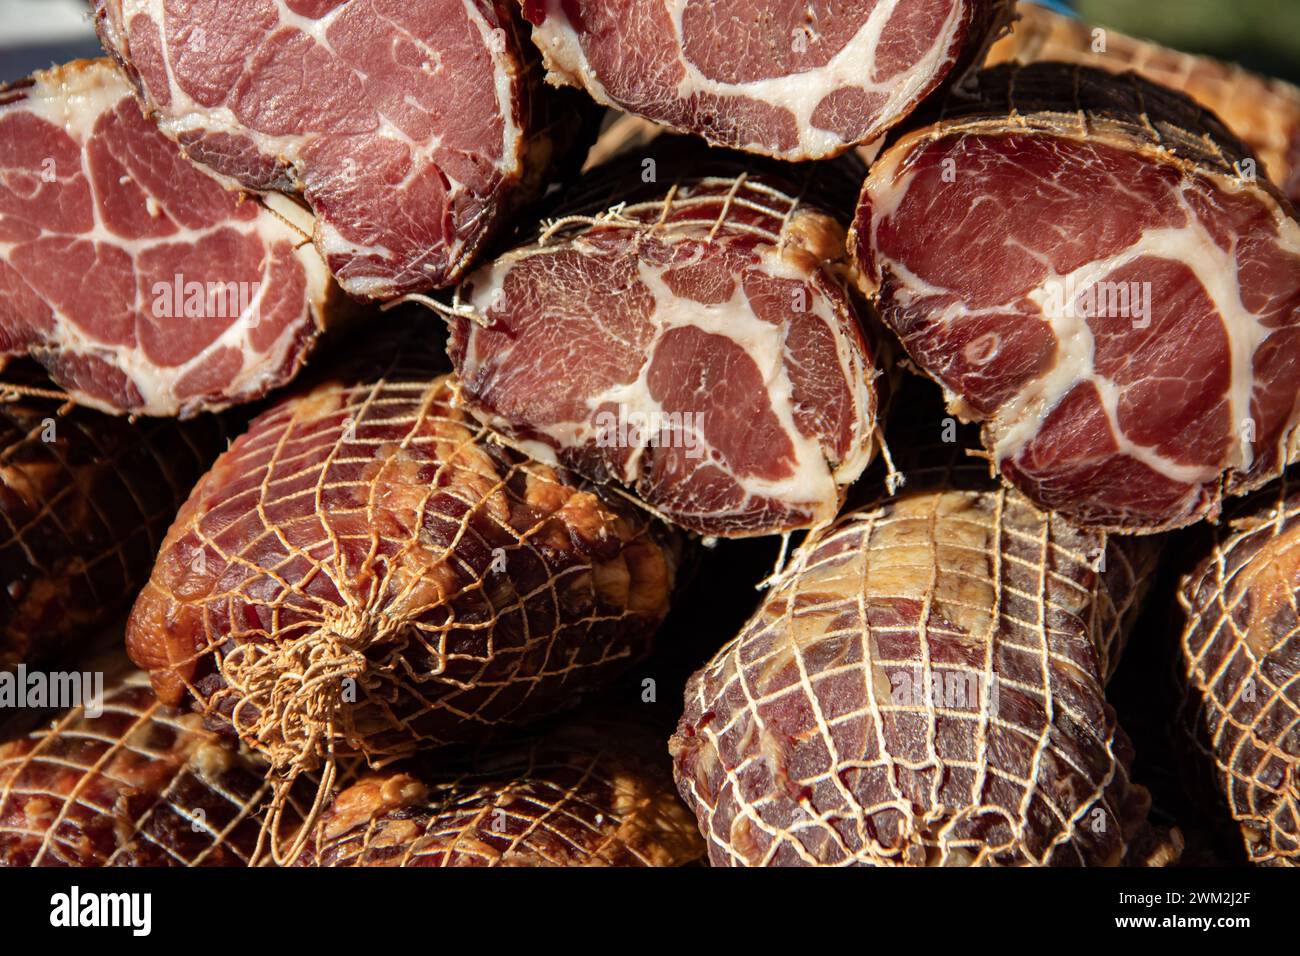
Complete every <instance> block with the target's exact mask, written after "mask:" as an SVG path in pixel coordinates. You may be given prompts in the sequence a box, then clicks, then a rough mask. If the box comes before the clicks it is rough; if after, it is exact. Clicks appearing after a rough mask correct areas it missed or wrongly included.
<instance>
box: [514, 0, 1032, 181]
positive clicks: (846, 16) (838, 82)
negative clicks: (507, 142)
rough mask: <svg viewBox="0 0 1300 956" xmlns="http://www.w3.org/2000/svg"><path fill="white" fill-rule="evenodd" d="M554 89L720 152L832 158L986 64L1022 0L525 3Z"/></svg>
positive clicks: (529, 0) (603, 0) (876, 134)
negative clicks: (575, 89)
mask: <svg viewBox="0 0 1300 956" xmlns="http://www.w3.org/2000/svg"><path fill="white" fill-rule="evenodd" d="M520 2H521V3H522V4H523V8H524V16H525V18H526V19H528V20H529V21H530V22H531V23H532V24H533V41H534V42H535V43H536V44H537V46H538V47H539V48H540V49H541V51H542V55H543V57H544V60H545V63H546V66H547V68H548V69H549V79H550V81H551V82H552V83H565V84H569V85H573V86H580V87H582V88H583V89H585V90H586V91H587V92H588V93H590V94H591V95H592V96H593V97H594V98H595V99H596V100H597V101H598V102H600V103H604V104H605V105H607V106H612V107H616V108H618V109H621V110H626V111H628V112H630V113H636V114H638V115H641V116H644V117H646V118H647V119H651V120H654V121H656V122H659V123H663V124H666V125H668V126H671V127H673V128H675V129H677V130H680V131H682V132H686V133H697V134H699V135H701V136H703V137H705V138H706V139H707V140H709V141H710V142H712V143H714V144H716V145H720V146H731V147H735V148H737V149H743V150H746V151H747V152H754V153H761V154H763V155H767V156H774V157H777V158H780V159H787V160H805V159H824V158H827V157H830V156H835V155H838V154H839V153H841V152H843V151H844V150H846V149H848V148H849V147H851V146H853V145H855V144H857V143H865V142H867V141H869V140H873V139H876V138H877V137H879V136H880V135H881V134H882V133H884V132H885V131H887V130H888V129H889V128H890V127H892V126H893V125H894V124H895V123H897V122H898V121H899V120H901V119H903V118H904V117H905V116H907V114H908V113H910V112H911V111H912V110H913V109H915V108H916V106H917V104H919V103H920V102H921V101H922V100H923V99H924V98H925V97H926V96H927V95H928V94H930V93H931V92H932V91H933V90H935V89H936V88H938V87H939V86H940V85H941V84H943V83H945V82H948V81H951V80H952V79H954V78H956V77H958V76H961V75H962V74H963V73H964V72H965V70H966V69H967V68H968V67H969V66H971V65H973V64H976V63H978V61H979V60H980V59H981V58H982V57H983V55H984V53H985V51H986V50H987V47H988V44H989V43H990V42H991V41H992V39H993V38H994V37H995V36H996V35H997V34H998V32H999V31H1000V30H1001V29H1002V28H1003V27H1004V26H1005V25H1006V23H1007V22H1008V21H1009V19H1010V16H1011V10H1012V7H1013V5H1014V0H813V2H803V0H762V2H760V0H618V2H614V0H520Z"/></svg>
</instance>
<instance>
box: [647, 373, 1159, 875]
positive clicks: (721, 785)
mask: <svg viewBox="0 0 1300 956" xmlns="http://www.w3.org/2000/svg"><path fill="white" fill-rule="evenodd" d="M909 399H911V396H908V395H906V394H904V395H903V396H901V397H900V399H899V401H898V407H899V409H900V412H901V413H906V414H905V417H906V418H907V419H909V420H908V421H906V422H905V423H904V424H905V425H906V427H905V428H903V429H902V430H901V431H900V430H898V429H896V428H894V426H896V425H898V424H900V421H899V418H895V419H894V420H893V421H891V423H890V425H891V429H894V430H891V432H890V444H891V446H892V447H894V448H895V449H896V450H897V451H898V452H899V455H898V456H897V457H896V459H895V461H896V464H897V466H898V467H899V468H900V469H902V471H903V473H904V474H906V475H907V482H906V483H905V484H904V485H903V488H902V490H901V492H899V493H898V494H896V495H890V496H884V497H881V496H879V495H871V496H867V497H866V500H865V501H864V503H863V505H862V506H861V507H857V508H854V509H851V510H850V511H848V512H847V513H846V514H844V515H843V516H841V517H840V518H838V519H837V520H836V522H835V524H834V525H833V526H831V527H830V528H829V529H824V530H823V531H820V532H815V533H814V534H813V535H812V536H811V537H810V539H809V540H808V541H806V542H805V543H804V545H803V547H802V548H801V549H800V550H799V551H798V552H796V554H795V556H794V558H793V559H792V561H791V567H790V571H789V572H788V573H787V574H786V575H784V576H783V578H782V579H779V580H778V583H777V584H776V586H775V587H774V588H773V589H772V590H771V591H769V592H768V595H767V597H766V598H765V599H764V601H763V603H762V604H761V605H760V606H759V608H758V610H757V611H756V612H755V613H754V615H753V616H752V617H751V618H750V620H749V621H748V622H747V623H746V624H745V625H744V627H743V628H742V629H741V631H740V633H739V634H738V635H737V636H736V638H735V639H734V640H732V641H731V642H729V643H728V644H726V645H725V646H724V647H723V648H722V649H721V650H719V651H718V653H717V654H716V655H714V657H713V659H712V660H711V661H710V662H709V663H708V664H706V665H705V666H704V667H703V668H702V669H701V670H699V671H698V672H697V673H696V674H695V675H694V676H693V677H692V678H691V679H690V682H689V683H688V685H687V688H686V708H685V712H684V713H683V715H682V718H681V721H680V723H679V724H678V728H677V733H676V734H675V735H674V736H673V738H672V740H671V741H670V744H669V748H670V750H671V752H672V753H673V756H674V761H675V773H676V778H677V785H678V789H679V790H680V792H681V794H682V797H683V799H685V800H686V802H687V804H688V805H689V806H690V807H691V809H692V810H693V811H694V812H695V815H696V818H697V819H698V821H699V824H700V829H701V831H702V832H703V834H704V838H705V841H706V842H707V844H708V851H709V859H710V861H711V862H712V863H713V865H714V866H850V865H852V866H1039V865H1051V866H1079V865H1082V866H1103V865H1111V866H1114V865H1120V864H1122V863H1129V864H1133V863H1138V862H1143V863H1150V864H1157V863H1167V862H1170V861H1171V860H1173V859H1175V858H1176V857H1177V855H1178V852H1179V849H1180V845H1181V840H1180V836H1179V835H1178V834H1177V833H1166V832H1164V831H1161V830H1158V829H1156V828H1153V827H1152V826H1151V825H1150V823H1149V822H1148V816H1147V815H1148V809H1149V807H1150V797H1149V795H1148V794H1147V792H1146V790H1145V788H1143V787H1142V786H1140V785H1138V784H1137V783H1135V782H1134V781H1133V779H1132V777H1131V775H1130V767H1131V765H1132V759H1133V748H1132V745H1131V744H1130V742H1129V739H1128V737H1127V736H1126V734H1125V732H1124V730H1123V728H1122V727H1120V726H1119V725H1118V723H1117V721H1116V717H1115V713H1114V711H1113V710H1112V709H1111V708H1110V706H1109V705H1108V704H1107V703H1106V700H1105V696H1104V694H1103V688H1104V682H1105V676H1106V673H1107V671H1108V670H1109V669H1110V668H1111V666H1112V663H1113V660H1114V656H1115V655H1116V653H1117V652H1118V648H1119V647H1120V645H1122V643H1123V636H1124V634H1125V633H1126V632H1127V631H1128V630H1129V629H1130V628H1131V626H1132V624H1133V621H1134V619H1135V617H1136V614H1137V609H1138V607H1139V606H1140V597H1141V593H1142V591H1143V584H1142V580H1143V577H1144V576H1145V574H1146V573H1147V572H1148V571H1149V570H1150V568H1151V565H1152V564H1153V561H1152V557H1153V553H1154V549H1153V548H1151V547H1150V546H1149V544H1148V543H1147V542H1141V543H1140V544H1138V545H1137V546H1136V547H1135V546H1133V545H1132V544H1131V543H1130V542H1120V541H1118V540H1116V539H1111V538H1108V536H1107V535H1106V534H1105V533H1103V532H1097V531H1088V530H1084V529H1079V528H1075V527H1072V526H1071V525H1070V524H1069V523H1068V522H1066V521H1064V520H1062V519H1061V518H1059V517H1057V516H1055V515H1050V514H1046V513H1043V512H1041V511H1039V510H1038V509H1036V508H1034V507H1033V506H1032V505H1031V504H1030V503H1029V502H1028V501H1026V500H1025V498H1024V497H1023V496H1022V495H1020V494H1018V493H1017V492H1015V491H1014V490H1011V489H1007V488H1003V487H999V486H998V485H997V484H996V483H994V482H993V481H991V480H990V478H989V475H988V472H987V469H985V468H983V467H982V466H981V464H980V463H978V462H972V460H971V458H970V457H969V456H968V455H967V454H966V452H967V451H968V448H967V446H966V444H965V443H964V442H961V441H959V440H957V439H958V436H957V434H956V429H955V428H952V429H951V430H950V429H949V428H948V427H947V426H950V425H953V424H955V423H952V422H951V421H949V422H946V423H945V422H944V421H943V420H942V419H941V418H940V416H937V415H935V416H930V417H929V418H925V417H914V416H913V415H912V413H913V412H914V411H915V410H916V404H917V403H914V402H913V401H911V400H909ZM863 485H864V487H867V488H870V487H871V486H872V483H871V482H869V481H864V483H863ZM875 487H877V488H878V487H879V483H878V482H877V483H875Z"/></svg>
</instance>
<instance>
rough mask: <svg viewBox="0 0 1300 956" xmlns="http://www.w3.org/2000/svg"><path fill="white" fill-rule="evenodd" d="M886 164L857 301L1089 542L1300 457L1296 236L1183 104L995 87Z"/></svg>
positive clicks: (1152, 524) (1004, 462)
mask: <svg viewBox="0 0 1300 956" xmlns="http://www.w3.org/2000/svg"><path fill="white" fill-rule="evenodd" d="M975 93H976V95H975V96H974V98H972V97H957V96H954V97H952V98H951V100H950V101H949V102H948V104H947V106H946V107H945V110H944V112H943V113H942V115H941V117H940V118H939V119H938V121H936V122H934V123H932V124H931V125H927V126H923V127H922V128H919V129H917V130H915V131H913V132H910V133H908V134H907V135H905V136H903V137H901V138H900V139H899V140H898V141H897V142H896V143H895V144H894V145H893V146H892V147H890V148H889V149H888V150H887V152H886V153H885V154H884V155H883V156H882V157H881V158H880V160H879V161H878V162H877V163H876V165H875V166H874V167H873V168H872V171H871V175H870V177H869V178H868V180H867V182H866V185H865V186H864V189H863V193H862V197H861V202H860V205H859V208H858V215H857V221H856V223H855V225H854V230H853V235H852V237H851V239H850V246H851V249H852V252H853V254H854V256H855V259H856V261H857V263H858V264H859V266H860V269H861V273H862V276H863V283H864V288H865V290H866V291H867V292H869V293H870V294H871V295H873V296H874V297H875V299H876V301H877V302H878V304H879V307H880V311H881V316H882V318H883V319H884V321H885V322H886V324H888V325H889V326H891V327H892V328H893V329H894V331H895V332H897V333H898V336H899V337H900V338H901V339H902V342H903V345H904V346H905V347H906V349H907V351H908V353H909V354H910V355H911V357H912V359H913V361H914V362H915V364H916V365H917V366H919V367H920V369H921V370H923V371H924V372H925V373H926V374H928V375H929V376H931V377H932V378H934V379H935V380H937V381H938V382H940V383H941V384H942V385H943V386H944V388H945V390H946V391H947V393H948V396H949V400H950V406H949V407H950V408H952V409H953V411H954V412H955V413H958V414H960V415H961V416H962V417H964V418H966V419H969V420H974V421H979V422H981V423H983V426H984V442H985V446H986V447H987V448H988V450H989V451H990V452H991V453H992V458H993V461H994V464H995V465H996V467H997V468H998V469H999V470H1000V471H1001V473H1002V475H1003V477H1005V478H1006V479H1007V480H1008V481H1010V482H1011V483H1012V484H1013V485H1015V486H1016V487H1017V488H1019V489H1020V490H1021V491H1023V492H1024V493H1025V494H1026V495H1027V496H1028V497H1029V498H1030V499H1032V500H1033V501H1034V502H1035V503H1037V504H1038V505H1039V506H1040V507H1042V508H1045V509H1051V510H1055V511H1058V512H1059V513H1060V514H1062V515H1064V516H1065V517H1067V518H1069V519H1070V520H1072V521H1075V522H1077V523H1079V524H1083V525H1088V526H1093V527H1098V528H1106V529H1111V530H1119V531H1129V532H1134V533H1149V532H1156V531H1161V530H1166V529H1171V528H1176V527H1180V526H1183V525H1187V524H1191V523H1193V522H1195V521H1198V520H1200V519H1202V518H1211V519H1212V518H1213V517H1214V516H1215V515H1217V514H1218V513H1219V510H1220V505H1221V501H1222V499H1223V497H1224V496H1225V495H1236V494H1242V493H1245V492H1248V491H1250V490H1252V489H1254V488H1257V487H1260V486H1261V485H1263V484H1265V483H1266V482H1267V481H1269V480H1270V479H1271V478H1273V477H1275V476H1276V475H1277V474H1278V473H1279V472H1280V471H1281V469H1282V468H1283V467H1285V465H1286V464H1287V462H1289V461H1290V460H1292V459H1293V458H1294V457H1295V454H1296V451H1297V440H1296V418H1297V388H1296V381H1297V373H1298V372H1300V223H1298V222H1297V221H1296V219H1295V218H1294V215H1293V210H1292V208H1291V207H1290V205H1289V203H1288V202H1287V201H1286V200H1285V199H1283V198H1282V196H1281V195H1280V194H1279V193H1278V192H1277V190H1276V188H1275V187H1274V186H1272V185H1271V184H1270V183H1268V182H1267V181H1266V180H1264V179H1262V178H1258V177H1256V178H1252V177H1250V176H1248V175H1246V170H1245V169H1244V168H1243V166H1242V164H1243V163H1244V162H1245V160H1247V159H1249V158H1250V154H1249V152H1248V151H1247V150H1246V148H1245V147H1244V146H1243V145H1242V144H1241V143H1240V142H1239V141H1237V140H1236V139H1235V138H1234V137H1233V136H1232V135H1231V134H1230V133H1229V132H1228V131H1227V130H1226V129H1225V128H1224V127H1223V125H1222V124H1221V123H1220V122H1219V121H1218V120H1217V119H1215V118H1214V117H1213V116H1212V115H1210V114H1209V113H1207V112H1205V111H1204V110H1201V109H1199V108H1197V107H1196V106H1195V105H1194V104H1193V103H1192V102H1191V101H1190V100H1188V99H1186V98H1185V97H1183V96H1181V95H1179V94H1175V93H1173V92H1170V91H1167V90H1165V89H1163V88H1161V87H1157V86H1155V85H1153V84H1151V83H1148V82H1147V81H1145V80H1142V79H1141V78H1139V77H1137V76H1136V75H1133V74H1128V75H1125V76H1120V77H1115V76H1111V75H1110V74H1107V73H1105V72H1102V71H1098V70H1091V69H1085V68H1082V67H1071V66H1066V65H1061V64H1048V63H1045V64H1035V65H1032V66H1028V67H1024V68H1018V67H1015V66H1002V67H998V68H996V69H994V70H990V71H986V72H984V73H982V74H979V78H978V89H977V90H976V91H975Z"/></svg>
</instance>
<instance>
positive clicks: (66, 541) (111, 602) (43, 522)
mask: <svg viewBox="0 0 1300 956" xmlns="http://www.w3.org/2000/svg"><path fill="white" fill-rule="evenodd" d="M6 377H7V378H8V379H9V380H10V383H11V387H12V386H13V385H17V384H19V383H21V384H22V385H24V386H26V387H28V388H32V389H39V388H40V387H41V386H42V385H48V382H46V381H45V379H44V376H42V375H39V374H37V373H35V372H34V370H33V369H32V368H31V367H30V366H27V365H26V363H24V366H23V367H21V368H19V367H14V368H11V369H9V371H8V373H7V376H6ZM4 392H5V386H3V385H0V670H5V669H8V668H12V667H14V666H15V665H17V664H20V663H29V664H31V663H42V662H45V661H47V660H49V659H50V658H51V656H52V655H54V654H56V653H58V652H59V651H61V650H63V649H65V648H66V647H68V646H69V645H70V644H71V643H72V642H73V641H74V640H78V639H81V638H83V637H84V635H86V634H93V633H97V632H98V631H99V630H100V629H101V628H103V627H105V626H107V625H108V624H109V623H110V622H111V621H113V620H115V619H116V618H117V617H118V616H119V615H120V614H122V613H123V612H124V611H125V610H126V609H127V608H128V607H129V606H130V602H131V599H132V598H133V597H134V596H135V593H136V591H138V590H139V589H140V587H141V586H142V585H143V584H144V582H145V581H146V580H147V579H148V577H149V571H150V569H151V568H152V567H153V560H154V556H155V555H156V554H157V553H158V546H159V545H160V544H161V543H162V539H163V536H164V535H165V534H166V533H167V527H168V526H169V525H170V524H171V522H172V519H173V518H175V517H176V512H177V510H179V508H180V506H181V504H182V503H183V502H184V501H185V497H186V495H188V494H189V492H190V489H191V488H192V487H193V485H194V482H196V481H197V480H198V479H199V478H200V477H201V476H202V474H203V472H204V470H205V469H206V468H207V467H208V466H209V465H211V464H212V462H213V461H214V460H215V459H216V457H217V455H218V454H220V453H221V452H222V451H223V450H224V449H225V447H226V437H227V434H228V425H229V422H228V421H227V420H223V419H221V418H217V417H214V416H211V415H204V416H200V417H198V418H196V419H194V420H192V421H189V422H183V423H182V422H176V421H169V420H144V421H140V422H137V423H136V424H134V425H132V424H130V423H128V422H127V421H126V420H125V419H121V418H113V417H110V416H106V415H101V414H100V413H98V412H94V411H90V410H88V409H65V408H61V407H60V406H61V404H62V403H61V402H60V401H57V400H54V399H48V398H39V397H30V396H14V395H4V394H3V393H4ZM227 419H228V416H227Z"/></svg>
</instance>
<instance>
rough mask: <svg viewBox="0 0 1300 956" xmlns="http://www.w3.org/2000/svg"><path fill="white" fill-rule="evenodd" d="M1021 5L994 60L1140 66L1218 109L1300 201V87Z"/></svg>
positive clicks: (1294, 199) (1110, 67)
mask: <svg viewBox="0 0 1300 956" xmlns="http://www.w3.org/2000/svg"><path fill="white" fill-rule="evenodd" d="M1017 12H1018V14H1019V16H1020V20H1019V21H1018V22H1017V23H1016V25H1015V31H1014V32H1013V33H1011V34H1010V35H1008V36H1006V37H1004V38H1003V39H1001V40H999V41H998V42H997V43H996V44H994V46H993V48H992V49H991V50H990V51H989V55H988V59H987V60H986V61H985V62H986V65H988V66H996V65H997V64H999V63H1005V62H1017V63H1037V62H1040V61H1048V60H1054V61H1058V62H1062V63H1075V64H1079V65H1082V66H1092V67H1096V68H1098V69H1102V70H1107V71H1109V72H1112V73H1123V72H1125V71H1127V70H1134V71H1136V72H1137V73H1139V74H1141V75H1142V76H1144V77H1145V78H1146V79H1148V80H1151V81H1152V82H1153V83H1159V84H1161V85H1163V86H1167V87H1169V88H1170V89H1174V90H1179V91H1181V92H1183V93H1186V94H1188V95H1189V96H1191V97H1192V98H1193V99H1194V100H1196V101H1197V102H1198V103H1200V104H1201V105H1202V106H1204V107H1206V108H1207V109H1209V110H1210V111H1211V112H1213V113H1216V114H1217V115H1218V116H1219V118H1220V119H1222V120H1223V121H1224V122H1225V123H1226V124H1227V125H1228V127H1229V128H1230V129H1231V130H1232V131H1233V133H1235V134H1236V135H1237V136H1239V137H1241V139H1242V140H1243V141H1245V143H1246V145H1248V146H1249V147H1250V148H1251V149H1252V150H1254V152H1255V154H1256V155H1257V156H1258V157H1259V159H1260V160H1261V161H1262V162H1263V164H1264V170H1265V171H1266V172H1267V173H1268V176H1269V178H1270V179H1271V180H1273V182H1274V183H1276V184H1277V185H1278V186H1279V187H1280V188H1281V190H1282V191H1283V192H1284V193H1285V194H1286V195H1287V196H1288V197H1289V198H1290V199H1291V202H1292V203H1300V89H1298V88H1296V87H1295V86H1293V85H1292V84H1290V83H1286V82H1283V81H1282V80H1275V79H1272V78H1269V77H1263V76H1260V75H1258V74H1256V73H1252V72H1250V71H1249V70H1247V69H1244V68H1243V67H1240V66H1238V65H1237V64H1235V63H1224V62H1222V61H1220V60H1216V59H1213V58H1211V57H1206V56H1195V55H1193V54H1190V53H1182V52H1179V51H1178V50H1171V49H1169V48H1168V47H1163V46H1160V45H1158V44H1155V43H1149V42H1147V41H1145V40H1138V39H1134V38H1133V37H1129V36H1125V35H1124V34H1122V33H1118V32H1116V31H1114V30H1110V29H1101V28H1098V27H1093V26H1090V25H1089V24H1086V23H1083V22H1081V21H1079V20H1075V19H1073V18H1071V17H1065V16H1061V15H1060V14H1059V13H1053V12H1052V11H1051V10H1048V9H1046V8H1044V7H1041V6H1039V5H1038V4H1036V3H1021V4H1019V6H1018V7H1017Z"/></svg>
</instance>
